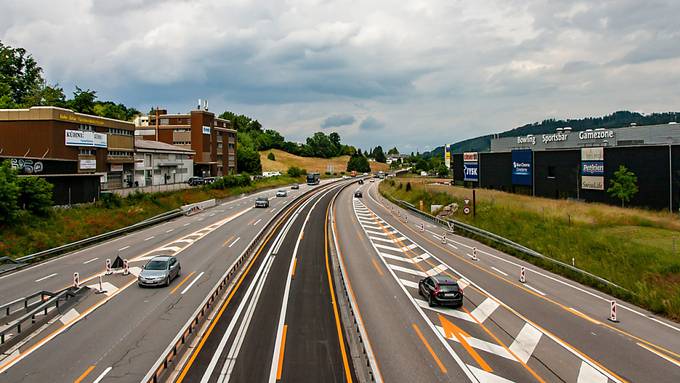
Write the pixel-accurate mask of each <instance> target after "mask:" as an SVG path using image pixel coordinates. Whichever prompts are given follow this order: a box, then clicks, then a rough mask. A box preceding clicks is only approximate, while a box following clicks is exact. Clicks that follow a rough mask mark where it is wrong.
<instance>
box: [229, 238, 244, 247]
mask: <svg viewBox="0 0 680 383" xmlns="http://www.w3.org/2000/svg"><path fill="white" fill-rule="evenodd" d="M239 239H241V237H238V238H236V239H235V240H234V242H232V243H230V244H229V247H232V246H234V244H235V243H236V242H238V240H239Z"/></svg>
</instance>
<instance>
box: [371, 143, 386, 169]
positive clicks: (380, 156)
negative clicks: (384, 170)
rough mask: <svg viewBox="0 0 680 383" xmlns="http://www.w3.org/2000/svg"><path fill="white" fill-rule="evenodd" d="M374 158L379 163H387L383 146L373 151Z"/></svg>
mask: <svg viewBox="0 0 680 383" xmlns="http://www.w3.org/2000/svg"><path fill="white" fill-rule="evenodd" d="M373 158H375V160H376V161H377V162H382V163H383V164H384V163H385V162H386V161H387V157H385V153H384V152H383V148H382V146H380V145H378V146H376V147H375V149H373Z"/></svg>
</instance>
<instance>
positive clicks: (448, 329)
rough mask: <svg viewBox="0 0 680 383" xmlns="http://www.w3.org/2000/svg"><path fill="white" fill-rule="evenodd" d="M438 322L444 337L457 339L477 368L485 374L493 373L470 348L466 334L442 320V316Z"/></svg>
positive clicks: (468, 336)
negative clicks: (477, 365)
mask: <svg viewBox="0 0 680 383" xmlns="http://www.w3.org/2000/svg"><path fill="white" fill-rule="evenodd" d="M438 317H439V322H440V323H441V324H442V328H443V329H444V336H446V337H447V338H451V335H453V336H454V337H456V339H458V342H460V344H461V345H463V348H464V349H465V351H467V353H468V354H470V356H471V357H472V359H474V360H475V361H476V362H477V364H479V367H481V368H482V369H483V370H484V371H486V372H493V369H492V368H491V366H489V364H488V363H486V361H485V360H484V359H483V358H482V357H481V356H480V355H479V354H478V353H477V351H476V350H475V349H474V348H472V346H470V344H469V343H468V342H467V339H466V338H470V334H468V333H466V332H465V331H463V329H461V328H460V327H458V326H456V325H455V324H453V323H451V322H450V321H449V320H448V319H446V318H444V316H443V315H441V314H439V315H438Z"/></svg>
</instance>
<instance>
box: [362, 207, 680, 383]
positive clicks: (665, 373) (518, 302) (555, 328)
mask: <svg viewBox="0 0 680 383" xmlns="http://www.w3.org/2000/svg"><path fill="white" fill-rule="evenodd" d="M369 203H370V202H369ZM373 207H376V206H375V204H373ZM381 217H382V218H384V219H385V220H386V221H388V222H389V223H390V224H392V225H393V226H395V227H396V228H397V229H399V230H403V231H404V232H405V233H407V235H409V236H411V235H412V236H413V237H412V239H416V240H418V239H420V244H421V246H423V247H424V248H425V249H426V250H427V251H428V252H431V253H432V254H434V255H435V256H437V257H440V259H442V260H444V261H445V262H446V263H447V264H448V265H450V266H451V267H452V268H453V269H455V270H456V271H458V272H460V273H461V274H463V275H465V276H466V277H467V278H468V279H470V280H472V281H474V282H477V283H478V284H479V285H480V286H481V287H483V288H484V289H485V290H486V291H489V292H490V293H492V294H493V295H494V296H495V297H497V298H498V299H500V300H501V301H502V302H505V303H506V304H510V305H511V307H512V309H514V310H516V311H517V312H519V313H521V314H522V315H523V316H524V317H526V318H528V319H529V320H531V321H532V322H534V323H537V324H538V325H540V326H541V327H543V328H544V329H547V330H548V331H549V332H550V333H552V334H555V335H556V336H558V337H559V338H561V339H564V340H566V341H567V342H568V343H570V344H571V345H573V346H574V348H577V349H579V350H581V353H582V354H587V355H588V356H589V357H591V358H593V359H595V360H597V361H599V362H600V363H602V364H603V365H604V366H605V367H606V368H608V369H610V370H613V371H614V372H615V373H616V374H618V375H620V376H622V377H623V378H624V379H632V380H634V381H649V379H656V381H677V379H678V375H677V373H678V372H679V371H680V370H678V369H677V368H676V366H674V365H673V364H671V363H669V362H668V361H666V360H665V359H662V358H659V357H658V356H656V355H655V354H652V353H651V352H647V351H646V350H643V349H642V348H640V347H639V346H638V345H637V342H635V341H633V340H631V338H627V337H622V336H621V335H620V334H619V333H616V332H614V331H611V330H610V329H609V328H607V327H604V326H603V325H602V324H596V323H593V322H591V321H589V320H585V319H584V318H582V317H580V316H577V315H574V314H573V313H572V312H569V311H568V310H566V309H565V308H564V307H561V306H559V305H555V304H546V303H547V302H546V301H545V300H544V299H543V298H544V297H543V296H541V295H540V294H536V293H534V292H532V291H530V290H528V289H523V288H522V286H520V285H519V284H515V283H514V282H513V283H507V281H506V280H503V279H501V278H499V277H497V275H494V272H493V271H488V270H485V269H483V268H481V267H479V265H477V264H476V262H473V261H469V260H468V259H466V258H465V256H460V255H459V254H458V255H456V253H455V250H454V249H449V248H448V247H444V245H443V244H441V242H439V243H438V242H436V241H433V240H431V239H430V238H429V237H428V236H427V235H423V234H422V233H421V232H420V231H419V230H417V229H414V228H413V227H411V226H412V223H411V225H409V224H408V223H407V224H404V223H403V222H402V221H400V220H399V219H398V218H396V217H394V216H392V215H391V214H388V213H385V214H383V215H381ZM513 286H514V287H516V288H508V287H513ZM583 350H587V352H584V351H583ZM544 357H546V358H550V353H546V354H545V355H544ZM553 362H555V363H557V362H559V361H553ZM648 370H652V371H650V372H647V371H648Z"/></svg>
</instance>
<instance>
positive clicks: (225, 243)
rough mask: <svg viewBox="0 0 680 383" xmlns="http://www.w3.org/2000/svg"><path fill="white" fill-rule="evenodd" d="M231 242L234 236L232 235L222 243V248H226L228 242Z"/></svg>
mask: <svg viewBox="0 0 680 383" xmlns="http://www.w3.org/2000/svg"><path fill="white" fill-rule="evenodd" d="M232 240H234V236H233V235H232V236H231V237H229V238H228V239H227V240H226V241H224V244H222V247H225V246H227V245H228V244H229V242H231V241H232Z"/></svg>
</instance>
